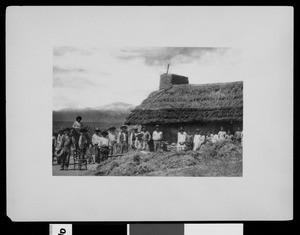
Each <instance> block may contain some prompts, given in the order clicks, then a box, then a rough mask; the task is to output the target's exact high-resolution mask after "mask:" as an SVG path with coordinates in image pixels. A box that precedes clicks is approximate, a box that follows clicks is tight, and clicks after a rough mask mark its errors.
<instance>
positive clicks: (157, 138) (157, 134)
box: [152, 125, 163, 152]
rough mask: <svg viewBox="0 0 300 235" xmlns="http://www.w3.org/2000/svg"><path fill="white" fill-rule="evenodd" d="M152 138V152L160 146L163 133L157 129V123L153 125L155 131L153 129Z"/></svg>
mask: <svg viewBox="0 0 300 235" xmlns="http://www.w3.org/2000/svg"><path fill="white" fill-rule="evenodd" d="M152 139H153V145H154V152H157V148H160V145H161V141H162V139H163V133H162V131H161V130H160V129H159V125H156V126H155V131H153V134H152Z"/></svg>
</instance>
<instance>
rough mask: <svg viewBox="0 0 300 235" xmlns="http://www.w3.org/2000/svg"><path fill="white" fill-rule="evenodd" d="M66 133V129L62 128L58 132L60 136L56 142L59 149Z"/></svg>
mask: <svg viewBox="0 0 300 235" xmlns="http://www.w3.org/2000/svg"><path fill="white" fill-rule="evenodd" d="M64 132H65V128H64V127H61V128H60V129H59V131H58V135H57V140H56V147H57V148H59V147H60V144H61V141H62V137H63V136H64Z"/></svg>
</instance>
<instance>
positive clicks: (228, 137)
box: [177, 126, 243, 151]
mask: <svg viewBox="0 0 300 235" xmlns="http://www.w3.org/2000/svg"><path fill="white" fill-rule="evenodd" d="M177 140H178V141H177V150H193V151H197V150H199V149H200V148H201V146H202V145H203V144H205V143H208V142H209V143H217V142H223V141H228V142H239V143H241V145H242V144H243V131H241V130H240V128H239V127H238V128H237V131H236V132H235V133H234V135H233V134H232V133H231V131H230V130H228V131H227V132H225V131H224V128H223V127H222V126H221V128H220V131H219V132H218V133H217V134H214V130H213V133H212V134H211V133H210V132H207V134H206V135H203V133H202V131H201V130H200V129H196V133H195V134H194V135H191V132H190V131H188V132H185V130H184V129H183V128H182V127H181V128H180V130H179V132H178V137H177Z"/></svg>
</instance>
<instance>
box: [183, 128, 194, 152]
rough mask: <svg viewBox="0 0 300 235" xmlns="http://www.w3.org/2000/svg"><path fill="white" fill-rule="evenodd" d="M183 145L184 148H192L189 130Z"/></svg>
mask: <svg viewBox="0 0 300 235" xmlns="http://www.w3.org/2000/svg"><path fill="white" fill-rule="evenodd" d="M185 145H186V150H193V135H192V134H191V131H190V130H188V131H187V135H186V141H185Z"/></svg>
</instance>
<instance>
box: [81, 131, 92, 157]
mask: <svg viewBox="0 0 300 235" xmlns="http://www.w3.org/2000/svg"><path fill="white" fill-rule="evenodd" d="M87 132H88V130H87V129H86V128H82V129H81V130H80V137H79V141H78V145H79V149H80V150H81V154H80V159H84V158H85V155H86V152H87V149H88V147H89V146H91V145H92V142H91V140H90V138H89V136H88V133H87Z"/></svg>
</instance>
